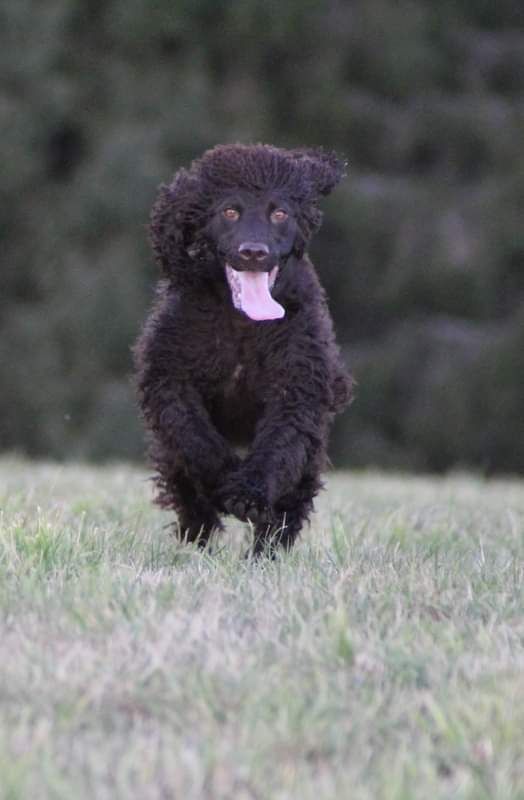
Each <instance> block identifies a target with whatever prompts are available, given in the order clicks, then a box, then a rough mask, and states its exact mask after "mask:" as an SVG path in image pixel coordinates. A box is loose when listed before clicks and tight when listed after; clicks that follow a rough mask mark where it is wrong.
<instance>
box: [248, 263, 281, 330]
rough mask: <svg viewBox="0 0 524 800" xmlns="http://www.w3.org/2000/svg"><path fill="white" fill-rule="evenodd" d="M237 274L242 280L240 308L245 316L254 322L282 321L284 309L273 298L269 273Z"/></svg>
mask: <svg viewBox="0 0 524 800" xmlns="http://www.w3.org/2000/svg"><path fill="white" fill-rule="evenodd" d="M236 274H237V276H238V278H239V280H240V286H241V292H240V307H241V309H242V311H243V312H244V314H247V315H248V317H250V318H251V319H254V320H261V319H281V318H282V317H283V316H284V314H285V313H286V312H285V310H284V308H283V307H282V306H281V305H280V303H277V302H276V300H273V298H272V297H271V293H270V291H269V273H268V272H250V271H242V272H237V273H236Z"/></svg>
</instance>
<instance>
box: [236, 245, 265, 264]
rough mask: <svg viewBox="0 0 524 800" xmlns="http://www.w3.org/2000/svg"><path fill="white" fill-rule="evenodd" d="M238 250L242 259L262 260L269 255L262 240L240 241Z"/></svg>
mask: <svg viewBox="0 0 524 800" xmlns="http://www.w3.org/2000/svg"><path fill="white" fill-rule="evenodd" d="M238 252H239V254H240V258H243V259H244V261H259V262H262V261H266V259H267V257H268V256H269V247H268V246H267V244H264V243H263V242H242V244H241V245H240V247H239V248H238Z"/></svg>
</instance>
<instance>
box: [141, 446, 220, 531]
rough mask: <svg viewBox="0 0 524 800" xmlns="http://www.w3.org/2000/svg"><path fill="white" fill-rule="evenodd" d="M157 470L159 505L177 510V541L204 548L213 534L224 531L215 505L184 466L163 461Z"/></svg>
mask: <svg viewBox="0 0 524 800" xmlns="http://www.w3.org/2000/svg"><path fill="white" fill-rule="evenodd" d="M157 468H159V472H160V474H159V476H158V477H157V478H156V479H155V481H156V484H157V487H158V496H157V498H156V502H157V503H158V505H160V506H161V507H162V508H170V509H172V510H174V511H176V513H177V517H178V524H177V526H176V529H175V530H176V535H177V538H178V539H180V541H183V542H195V543H196V544H198V546H199V547H205V546H206V544H207V542H208V541H209V538H210V536H211V534H212V533H213V532H214V531H217V530H221V528H222V525H221V523H220V518H219V516H218V514H217V511H216V509H215V507H214V505H213V504H212V502H211V501H210V500H209V499H208V498H207V497H206V496H205V494H204V493H203V492H201V491H199V490H198V488H197V487H196V486H195V485H194V484H193V482H192V481H191V480H190V478H188V476H187V475H186V474H185V472H184V470H183V467H182V466H181V465H175V464H168V463H166V461H164V462H163V463H162V464H158V462H157Z"/></svg>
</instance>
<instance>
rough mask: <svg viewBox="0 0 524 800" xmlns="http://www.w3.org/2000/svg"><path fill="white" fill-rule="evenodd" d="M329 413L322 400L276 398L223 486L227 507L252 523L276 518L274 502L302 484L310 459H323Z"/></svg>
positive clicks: (223, 495) (320, 460)
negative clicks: (301, 401)
mask: <svg viewBox="0 0 524 800" xmlns="http://www.w3.org/2000/svg"><path fill="white" fill-rule="evenodd" d="M328 419H329V415H328V413H327V411H326V410H324V408H323V407H322V406H320V405H319V406H315V407H303V406H301V407H300V408H297V406H296V404H295V402H294V401H292V402H291V403H289V402H286V401H284V402H273V403H272V404H271V405H270V406H269V407H268V409H267V410H266V414H265V415H264V417H263V419H262V420H261V421H260V422H259V424H258V426H257V431H256V435H255V439H254V441H253V444H252V446H251V448H250V451H249V453H248V455H247V457H246V459H245V460H244V462H243V463H242V464H241V465H240V467H239V468H238V469H237V470H235V471H233V472H231V473H230V475H229V477H228V478H227V479H226V481H225V482H224V484H223V485H222V487H221V495H222V496H221V500H222V502H221V504H222V507H223V508H224V509H225V510H226V511H227V512H228V513H231V514H234V515H235V516H237V517H238V518H239V519H244V520H245V519H247V520H250V521H251V522H253V523H257V524H264V523H266V522H267V523H268V524H271V523H273V522H275V521H276V517H275V511H274V507H275V503H276V502H277V501H278V500H279V499H280V498H281V497H283V496H284V495H287V494H289V492H291V491H292V490H293V489H294V487H295V486H297V485H298V484H299V482H300V481H301V479H302V477H303V475H304V474H305V472H306V471H307V469H308V468H309V465H310V464H312V463H313V462H314V463H315V464H318V465H321V464H322V463H323V459H324V454H325V446H326V439H327V426H328Z"/></svg>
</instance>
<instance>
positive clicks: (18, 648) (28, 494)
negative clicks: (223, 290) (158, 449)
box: [0, 460, 524, 800]
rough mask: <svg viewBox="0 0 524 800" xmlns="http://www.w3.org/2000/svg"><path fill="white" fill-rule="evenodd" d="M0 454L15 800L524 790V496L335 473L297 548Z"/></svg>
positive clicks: (95, 473) (0, 776)
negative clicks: (176, 521)
mask: <svg viewBox="0 0 524 800" xmlns="http://www.w3.org/2000/svg"><path fill="white" fill-rule="evenodd" d="M150 496H151V490H150V486H149V484H148V482H147V481H146V480H145V475H144V474H143V473H142V472H139V471H138V470H135V469H132V468H129V467H126V466H116V467H112V468H104V469H95V468H88V467H81V466H71V465H66V466H55V465H37V464H31V463H27V462H23V461H18V460H4V461H3V462H0V508H1V512H0V616H1V629H0V798H2V800H4V799H5V800H18V799H19V798H24V800H25V798H31V800H33V799H35V800H48V798H57V799H58V798H64V800H93V799H94V800H120V798H121V799H122V800H134V799H135V798H136V799H137V800H153V799H155V800H157V798H158V800H170V798H173V799H174V800H178V798H183V800H192V799H193V798H210V799H211V798H212V800H221V799H222V798H224V799H225V798H228V799H229V798H234V800H237V798H238V799H239V800H244V799H245V800H251V798H253V800H261V799H262V798H278V800H285V799H286V798H293V799H294V798H297V799H298V800H331V798H344V799H345V798H348V799H350V800H360V799H361V798H362V799H364V798H366V799H367V798H369V800H376V799H378V800H381V799H382V798H384V799H385V798H387V799H388V800H390V799H391V800H409V798H421V800H422V799H423V800H439V799H440V798H442V800H449V798H468V799H471V800H473V799H474V800H477V798H479V799H481V798H485V800H492V799H493V798H496V799H497V800H498V799H499V798H500V800H502V799H504V800H510V798H511V800H517V799H523V798H524V484H523V483H522V482H519V481H500V482H499V481H497V482H495V481H494V482H485V481H483V480H481V479H477V478H474V477H467V476H460V475H457V476H451V477H449V478H447V479H444V480H436V479H414V478H405V477H387V476H383V475H379V474H372V473H364V474H362V473H361V474H354V475H352V474H340V475H334V476H332V477H331V478H330V480H329V489H328V491H327V492H325V493H324V494H323V495H322V496H321V498H319V502H318V513H317V515H316V516H315V518H314V520H313V522H312V525H311V529H310V530H309V531H308V532H306V533H305V535H304V537H303V539H302V541H301V543H300V544H299V546H298V547H297V548H296V549H295V550H294V551H293V552H292V553H291V554H289V555H285V556H283V557H279V558H278V559H277V560H276V561H275V562H273V563H271V562H269V561H266V560H261V561H260V562H258V563H251V562H250V561H246V560H244V559H243V558H242V557H241V555H242V551H243V544H244V543H243V541H242V536H243V533H242V527H241V526H240V525H231V527H230V528H229V529H228V531H227V533H226V534H225V536H224V537H223V539H222V541H221V542H220V543H219V544H218V545H217V546H216V548H215V552H205V553H203V554H202V553H198V552H196V551H195V550H193V549H192V548H191V547H181V546H177V545H176V543H175V542H174V541H173V540H172V539H171V537H170V534H169V531H168V530H167V529H166V528H165V525H166V522H167V521H168V519H169V517H168V515H166V514H162V513H161V512H159V511H157V510H155V509H154V508H153V507H152V505H151V502H150Z"/></svg>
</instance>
